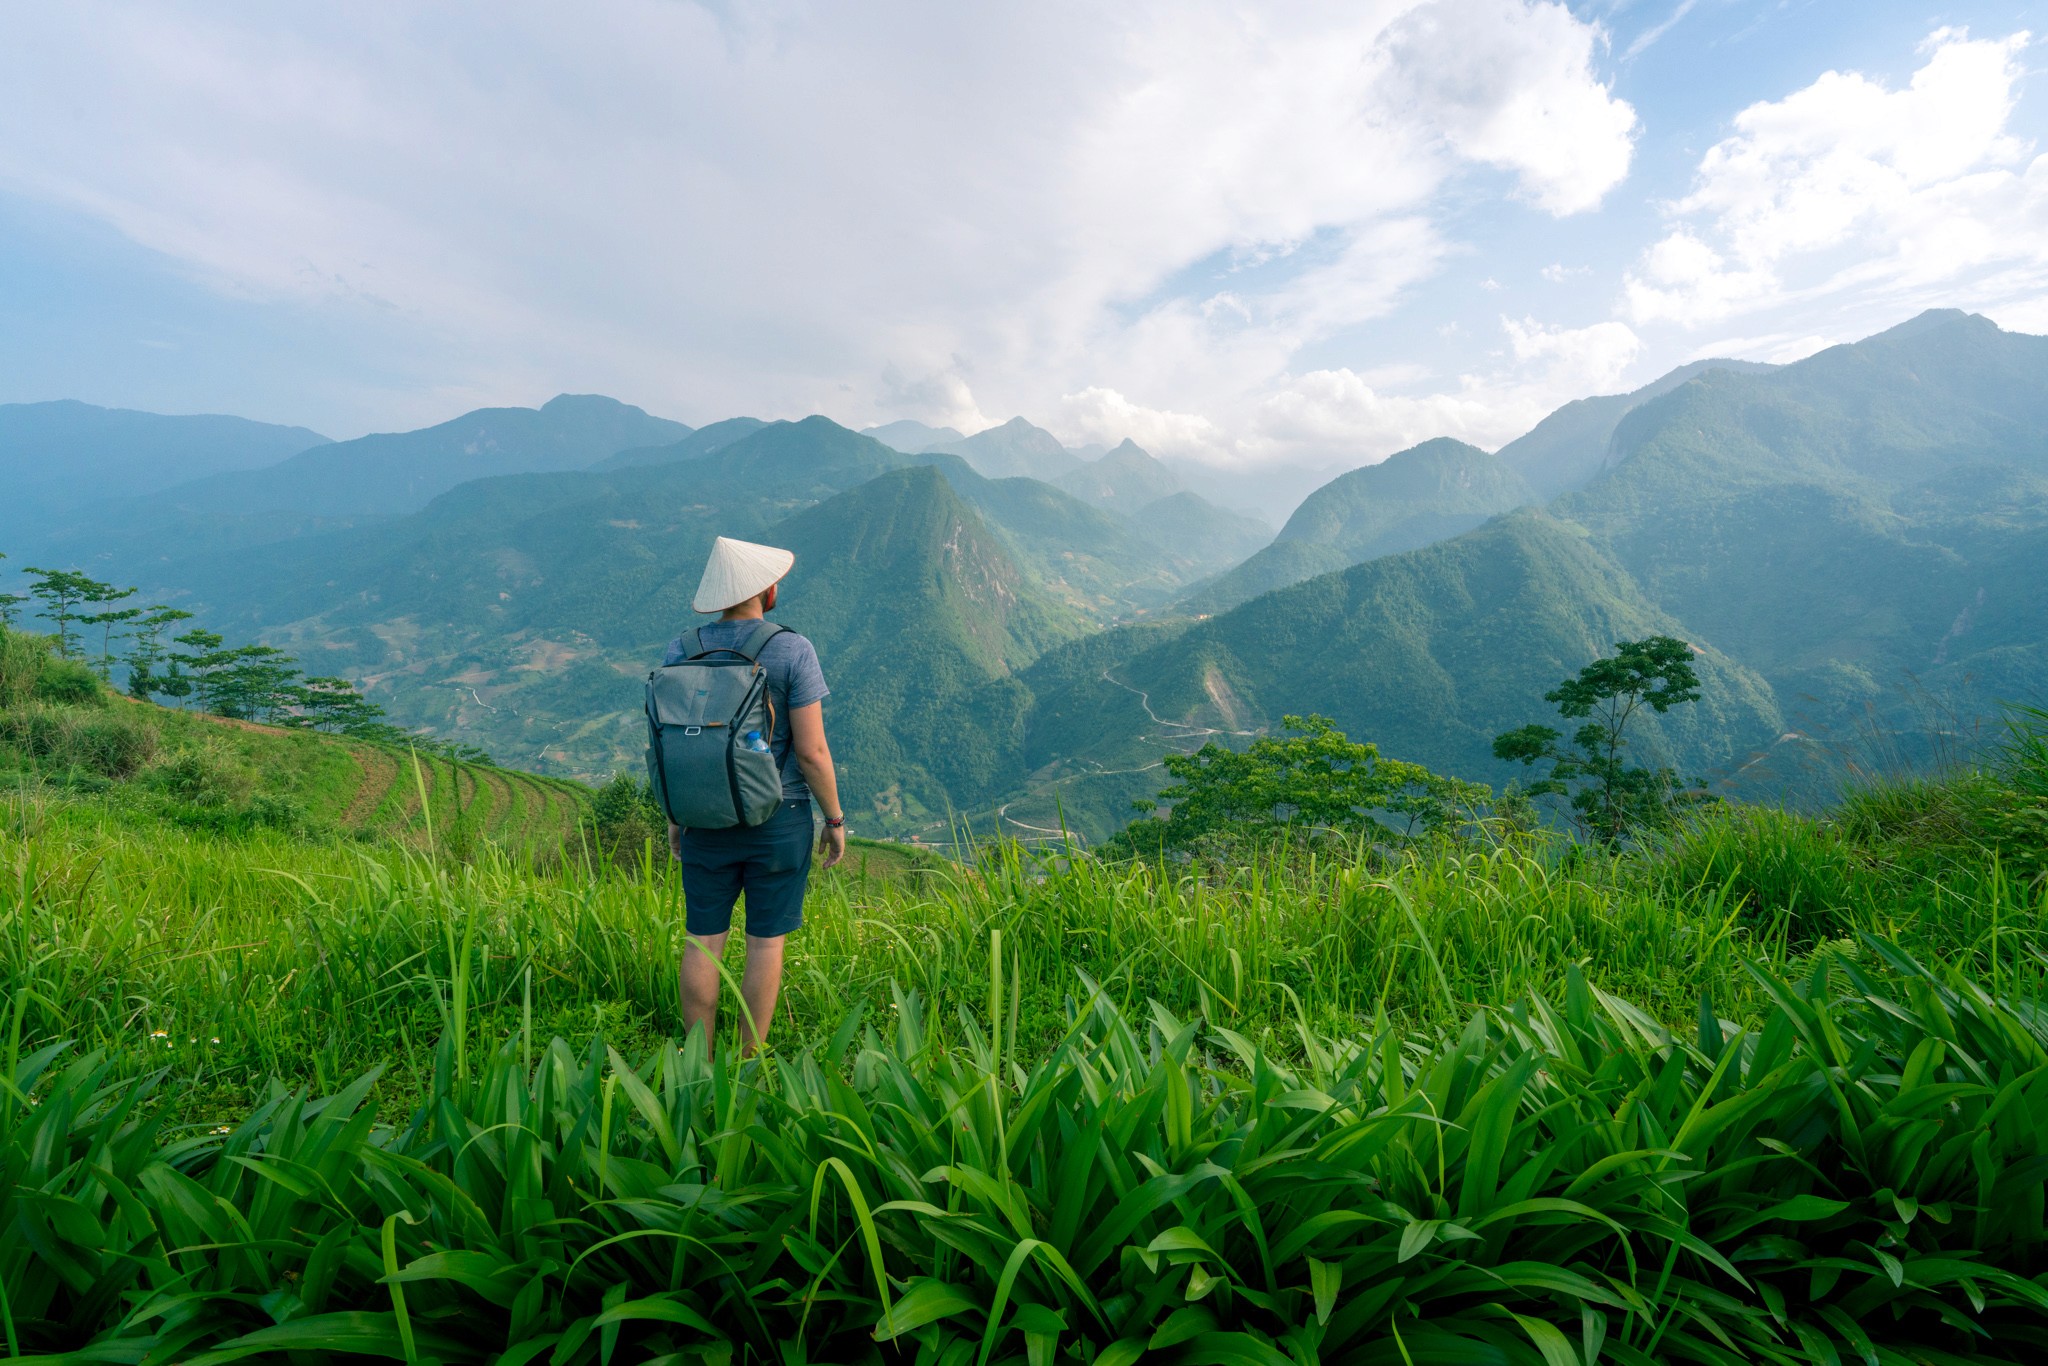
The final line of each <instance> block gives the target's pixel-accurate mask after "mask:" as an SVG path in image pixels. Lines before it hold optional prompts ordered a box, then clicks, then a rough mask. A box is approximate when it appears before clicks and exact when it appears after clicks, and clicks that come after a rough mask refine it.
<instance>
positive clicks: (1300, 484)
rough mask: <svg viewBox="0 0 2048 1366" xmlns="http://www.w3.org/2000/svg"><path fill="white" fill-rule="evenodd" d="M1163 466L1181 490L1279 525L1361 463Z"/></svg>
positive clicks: (1178, 462)
mask: <svg viewBox="0 0 2048 1366" xmlns="http://www.w3.org/2000/svg"><path fill="white" fill-rule="evenodd" d="M1161 463H1162V464H1164V465H1165V466H1166V467H1167V468H1168V469H1170V470H1172V471H1173V473H1174V476H1175V477H1176V478H1178V479H1179V480H1180V482H1181V487H1183V488H1186V489H1192V490H1193V491H1194V492H1196V493H1199V494H1201V495H1202V496H1203V497H1204V498H1207V499H1208V500H1209V501H1210V502H1212V503H1214V504H1216V505H1217V506H1218V507H1226V508H1234V509H1236V510H1237V511H1239V512H1242V513H1245V514H1247V515H1248V516H1253V517H1257V518H1260V519H1261V520H1263V521H1266V522H1270V523H1272V524H1273V525H1274V526H1279V525H1281V524H1283V523H1284V522H1286V520H1287V519H1288V518H1289V517H1291V516H1293V515H1294V510H1295V508H1297V507H1299V506H1301V501H1302V499H1304V498H1306V497H1308V496H1309V495H1310V494H1311V493H1314V492H1315V491H1316V490H1317V489H1319V488H1321V487H1322V486H1323V485H1325V484H1327V483H1329V482H1330V481H1331V480H1332V479H1335V478H1336V477H1337V476H1338V475H1340V474H1342V473H1344V472H1345V471H1346V470H1348V469H1355V468H1357V466H1358V463H1359V462H1357V461H1353V462H1350V463H1348V464H1341V465H1314V466H1310V465H1291V464H1284V463H1282V464H1260V465H1246V466H1243V467H1237V466H1229V467H1225V466H1219V465H1205V464H1203V463H1202V462H1200V461H1198V460H1186V459H1179V458H1169V459H1166V460H1163V461H1162V462H1161Z"/></svg>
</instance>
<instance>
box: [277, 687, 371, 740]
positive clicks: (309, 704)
mask: <svg viewBox="0 0 2048 1366" xmlns="http://www.w3.org/2000/svg"><path fill="white" fill-rule="evenodd" d="M383 715H384V709H383V708H382V707H380V706H378V705H377V704H376V703H375V702H372V701H370V699H368V698H367V697H364V696H363V695H362V693H360V692H358V691H357V690H356V685H355V684H354V683H351V682H350V681H349V680H348V679H346V678H308V679H306V680H304V681H303V682H301V683H300V684H299V685H298V686H297V687H296V688H294V689H293V691H292V706H291V710H290V712H288V713H286V714H285V715H283V716H281V717H279V718H278V720H279V722H280V724H282V725H287V726H292V727H294V728H297V729H301V730H327V731H335V732H337V733H339V734H342V735H363V736H365V737H368V736H371V735H375V736H376V737H377V738H383V733H384V732H385V731H388V730H390V729H392V727H391V726H389V725H388V724H387V723H385V722H383V721H382V720H381V719H380V718H381V717H382V716H383Z"/></svg>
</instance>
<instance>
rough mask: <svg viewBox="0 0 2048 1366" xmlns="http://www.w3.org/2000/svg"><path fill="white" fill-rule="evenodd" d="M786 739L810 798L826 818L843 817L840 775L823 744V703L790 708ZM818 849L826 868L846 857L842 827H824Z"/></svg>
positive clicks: (844, 830)
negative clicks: (840, 801)
mask: <svg viewBox="0 0 2048 1366" xmlns="http://www.w3.org/2000/svg"><path fill="white" fill-rule="evenodd" d="M789 740H790V747H791V749H792V750H793V751H794V752H795V754H796V766H797V767H798V768H800V769H802V770H803V775H804V781H805V782H806V783H808V784H809V785H810V789H811V799H812V800H813V801H815V802H816V803H817V804H818V809H819V810H821V811H822V812H824V814H825V818H826V819H827V820H835V821H836V820H839V819H841V818H842V817H844V815H845V814H846V813H845V812H844V811H843V810H841V809H840V806H839V775H838V773H837V772H835V771H834V770H833V767H832V748H831V746H830V745H827V744H826V743H825V704H824V703H822V702H813V703H811V704H810V705H809V706H808V707H793V708H791V709H790V713H789ZM818 852H819V853H820V854H823V855H824V856H825V863H824V866H825V867H827V868H830V867H831V866H832V865H833V864H835V863H837V862H839V860H840V859H842V858H844V857H846V829H845V827H844V826H831V825H828V826H826V827H825V832H824V834H822V835H821V836H819V838H818Z"/></svg>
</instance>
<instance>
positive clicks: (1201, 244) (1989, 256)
mask: <svg viewBox="0 0 2048 1366" xmlns="http://www.w3.org/2000/svg"><path fill="white" fill-rule="evenodd" d="M2041 9H2042V7H2041V6H2039V5H2032V6H2030V5H2024V4H2015V3H2010V2H2009V0H2008V2H2006V3H1987V4H1963V5H1924V4H1900V3H1868V2H1865V3H1854V4H1851V3H1845V2H1844V0H1828V2H1826V3H1823V2H1821V0H1804V2H1802V0H1614V2H1612V3H1605V2H1591V3H1581V4H1574V5H1571V6H1564V5H1559V4H1555V3H1546V2H1543V0H1434V2H1433V3H1417V0H1349V2H1348V3H1344V4H1328V5H1323V4H1316V3H1296V4H1288V5H1285V6H1279V5H1275V6H1270V7H1260V6H1256V5H1244V4H1230V3H1213V4H1212V3H1207V2H1206V0H1174V2H1173V3H1154V4H1147V3H1131V4H1127V5H1122V6H1118V7H1114V8H1113V9H1112V8H1111V7H1102V6H1095V5H1087V4H1079V3H1061V2H1059V0H1044V2H1043V3H1038V4H1033V5H1029V6H1025V5H1016V6H1003V7H998V6H959V5H951V4H904V3H888V2H887V0H880V2H879V3H875V4H871V5H863V6H845V5H831V4H825V3H817V4H804V3H794V2H793V0H791V2H784V3H766V4H738V3H718V4H690V3H680V2H679V0H617V3H611V4H607V5H604V6H597V7H579V8H577V9H575V10H570V9H566V8H564V7H561V6H558V5H543V4H539V3H522V2H521V0H508V3H505V4H501V5H494V6H490V7H479V6H473V5H462V6H457V5H439V4H430V3H422V4H412V5H407V6H385V7H372V8H362V7H348V8H347V9H346V12H345V13H344V12H343V11H341V10H337V9H333V8H332V7H330V8H329V9H328V10H325V11H323V10H317V9H313V8H310V7H281V6H275V5H271V4H267V3H243V4H232V3H230V4H208V5H205V6H198V5H192V6H186V5H181V4H178V3H175V0H172V2H171V3H151V4H146V5H144V4H96V3H80V4H74V5H65V6H12V7H9V8H8V9H7V10H6V11H5V12H4V14H0V118H4V120H5V127H6V129H7V134H6V136H5V137H4V138H0V401H27V400H36V399H46V398H58V397H75V398H83V399H86V400H89V401H92V402H97V403H105V404H112V405H120V406H130V407H142V408H150V409H155V410H158V411H166V412H196V411H216V412H219V411H225V412H235V413H241V414H245V415H247V416H251V417H258V418H265V419H270V420H275V421H284V422H296V423H305V424H307V425H310V426H313V427H316V428H318V429H320V430H322V431H325V432H327V433H328V434H330V435H333V436H338V437H346V436H352V435H357V434H360V433H362V432H365V431H374V430H391V429H398V428H406V427H412V426H418V425H423V424H425V423H428V422H433V421H438V420H441V419H443V418H446V417H449V416H453V415H454V414H456V413H458V412H461V411H464V410H465V409H468V408H472V407H476V406H481V405H484V404H490V403H520V404H533V403H539V402H541V401H543V400H545V399H547V398H548V397H550V396H552V395H553V394H555V393H557V392H562V391H570V392H602V393H609V394H612V395H614V396H616V397H619V398H623V399H626V400H628V401H631V402H636V403H639V404H641V405H642V406H644V407H646V408H648V409H649V410H651V411H654V412H658V413H662V414H664V415H667V416H673V417H677V418H680V419H682V420H684V421H689V422H693V423H702V422H706V421H711V420H715V419H717V418H720V417H723V416H729V415H731V414H734V413H743V412H744V413H753V414H756V415H759V416H764V417H785V416H798V415H801V414H803V413H808V412H813V411H822V412H825V413H827V414H829V415H831V416H834V417H836V418H838V419H840V420H842V421H846V422H849V423H851V424H854V425H865V424H868V423H871V422H879V421H884V420H888V419H891V418H896V417H916V418H921V419H924V420H927V421H933V422H946V423H951V424H953V425H956V426H974V425H978V424H982V423H987V422H994V421H999V420H1002V419H1004V418H1007V417H1009V416H1011V415H1013V414H1017V413H1022V414H1024V415H1026V416H1028V417H1030V418H1031V419H1032V420H1033V421H1036V422H1039V423H1041V424H1042V425H1046V426H1048V427H1051V428H1052V429H1053V430H1054V431H1056V432H1058V433H1060V434H1061V435H1062V436H1063V437H1064V438H1066V439H1068V440H1071V441H1076V442H1079V441H1086V440H1097V441H1104V442H1113V441H1115V440H1117V439H1120V438H1122V437H1124V436H1131V437H1134V438H1135V439H1137V440H1138V441H1139V442H1140V443H1141V444H1144V445H1146V446H1147V447H1148V448H1151V449H1153V450H1156V451H1159V452H1162V453H1168V454H1179V455H1182V456H1186V457H1189V458H1195V459H1202V460H1208V461H1214V462H1219V463H1233V464H1256V463H1260V462H1268V461H1295V462H1303V463H1309V464H1325V463H1331V462H1340V461H1341V462H1343V463H1347V464H1356V463H1361V462H1364V461H1367V460H1371V459H1376V458H1379V457H1381V456H1384V455H1386V454H1388V453H1389V452H1391V451H1393V450H1396V449H1399V448H1401V447H1403V446H1406V445H1408V444H1412V443H1413V442H1414V441H1416V440H1420V439H1423V438H1426V437H1429V436H1433V435H1442V434H1448V435H1455V436H1461V437H1464V438H1466V439H1469V440H1473V441H1475V442H1477V443H1479V444H1481V445H1486V446H1495V445H1498V444H1499V443H1500V442H1501V441H1503V440H1506V439H1508V438H1509V437H1512V436H1514V435H1516V434H1518V433H1519V432H1520V431H1521V430H1523V429H1525V428H1526V427H1527V426H1528V425H1530V424H1531V423H1532V422H1533V421H1534V420H1535V419H1536V418H1537V417H1539V416H1541V414H1542V413H1543V412H1546V411H1548V410H1549V409H1550V408H1552V407H1555V406H1556V405H1557V404H1559V403H1561V402H1563V401H1566V400H1568V399H1570V398H1573V397H1578V396H1582V395H1585V394H1589V393H1597V392H1611V391H1614V390H1617V389H1623V388H1628V387H1632V386H1634V385H1635V384H1638V383H1642V382H1645V381H1647V380H1649V379H1651V378H1653V377H1655V376H1656V375H1657V374H1659V373H1662V372H1663V371H1664V370H1666V369H1669V368H1670V367H1671V366H1673V365H1677V364H1680V363H1683V362H1684V361H1687V360H1690V359H1693V358H1696V357H1698V356H1701V355H1711V354H1732V355H1740V356H1746V357H1752V358H1757V359H1773V360H1785V359H1792V358H1796V357H1797V356H1800V355H1803V354H1808V353H1810V352H1811V351H1813V350H1815V349H1817V348H1819V347H1821V346H1823V345H1827V344H1830V343H1832V342H1836V341H1842V340H1850V339H1853V338H1855V337H1858V336H1862V335H1865V334H1867V333H1869V332H1871V331H1875V330H1877V329H1879V328H1882V327H1885V326H1888V325H1890V324H1891V323H1894V322H1897V321H1900V320H1901V319H1903V318H1905V317H1908V316H1911V315H1912V314H1913V313H1915V312H1917V311H1919V310H1920V309H1922V308H1925V307H1929V306H1934V305H1954V306H1960V307H1966V308H1972V309H1976V310H1979V311H1982V312H1985V313H1988V314H1989V315H1990V316H1992V317H1993V318H1995V319H1997V320H1998V321H1999V322H2000V323H2001V324H2002V325H2004V326H2007V327H2010V328H2014V329H2018V330H2025V331H2034V332H2048V158H2043V157H2042V144H2043V136H2044V132H2048V89H2044V88H2042V82H2041V80H2040V76H2039V72H2040V70H2041V68H2042V67H2043V66H2044V65H2048V57H2044V54H2048V14H2043V13H2042V12H2041ZM2030 33H2031V36H2030Z"/></svg>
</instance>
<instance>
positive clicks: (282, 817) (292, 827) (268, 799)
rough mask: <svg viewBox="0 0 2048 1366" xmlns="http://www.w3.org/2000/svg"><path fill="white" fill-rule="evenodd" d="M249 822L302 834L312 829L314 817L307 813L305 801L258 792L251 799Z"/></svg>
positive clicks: (271, 828) (267, 827)
mask: <svg viewBox="0 0 2048 1366" xmlns="http://www.w3.org/2000/svg"><path fill="white" fill-rule="evenodd" d="M249 823H250V824H251V825H257V826H262V827H264V828H266V829H270V830H283V831H285V832H287V833H289V834H294V835H302V834H305V833H306V832H308V831H309V830H311V829H312V826H313V818H312V817H311V816H310V815H309V814H307V811H306V808H305V806H304V804H303V803H300V802H295V801H293V800H292V799H291V798H290V797H279V796H276V795H274V794H272V793H269V792H258V793H257V794H256V795H255V796H253V797H251V798H250V799H249Z"/></svg>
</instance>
